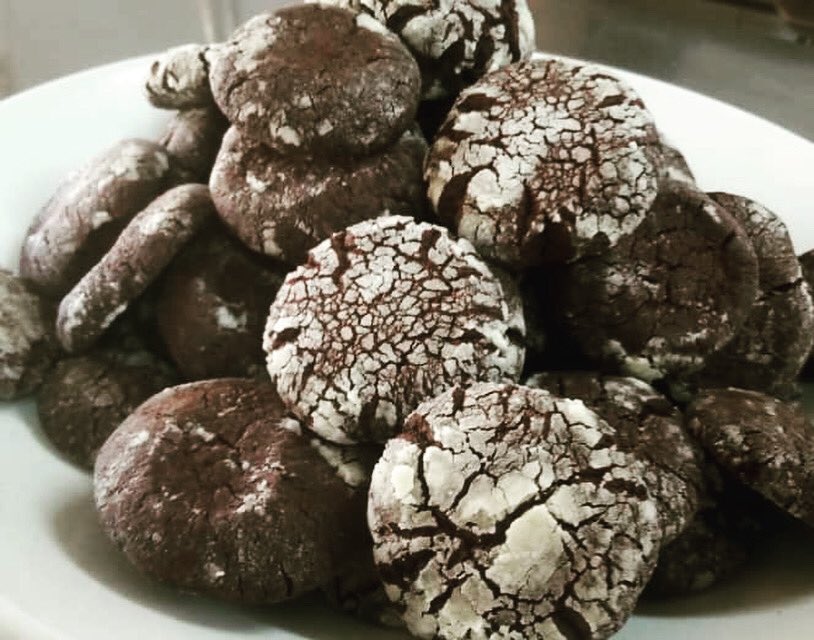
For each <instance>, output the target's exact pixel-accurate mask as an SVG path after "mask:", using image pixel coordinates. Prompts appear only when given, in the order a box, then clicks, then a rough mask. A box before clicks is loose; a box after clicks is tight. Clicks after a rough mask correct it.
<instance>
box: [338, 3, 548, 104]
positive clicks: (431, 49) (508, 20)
mask: <svg viewBox="0 0 814 640" xmlns="http://www.w3.org/2000/svg"><path fill="white" fill-rule="evenodd" d="M322 1H323V2H326V0H322ZM326 3H327V4H333V5H338V6H341V7H347V8H350V9H355V10H357V11H364V12H365V13H368V14H370V15H372V16H373V17H374V18H376V19H377V20H378V21H379V22H381V23H382V24H384V25H386V26H387V28H388V29H390V30H391V31H393V32H394V33H397V34H398V35H399V36H400V37H401V39H402V41H403V42H404V43H405V44H406V45H407V47H408V48H409V49H410V52H411V53H412V54H413V56H415V59H416V60H417V61H418V66H419V67H420V69H421V76H422V84H423V95H424V99H436V98H440V97H443V96H446V95H455V94H456V93H458V92H459V91H460V90H461V89H462V88H464V87H465V86H467V85H470V84H472V83H473V82H475V81H476V80H478V78H480V77H481V76H483V75H484V74H486V73H488V72H490V71H494V70H495V69H498V68H500V67H502V66H504V65H507V64H509V63H511V62H517V61H518V60H521V59H523V58H527V57H528V56H529V55H531V52H532V51H533V50H534V20H533V19H532V16H531V12H530V11H529V8H528V4H527V2H526V0H439V1H437V2H425V1H424V0H327V2H326Z"/></svg>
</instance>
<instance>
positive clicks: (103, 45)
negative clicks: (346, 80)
mask: <svg viewBox="0 0 814 640" xmlns="http://www.w3.org/2000/svg"><path fill="white" fill-rule="evenodd" d="M284 4H287V2H286V0H234V2H232V1H231V0H211V1H206V0H171V1H169V2H168V1H167V0H71V1H70V2H56V1H54V0H0V96H3V95H7V94H9V93H12V92H15V91H19V90H22V89H25V88H26V87H29V86H32V85H34V84H37V83H39V82H43V81H45V80H49V79H51V78H55V77H58V76H60V75H64V74H66V73H70V72H73V71H77V70H80V69H83V68H86V67H89V66H93V65H97V64H102V63H104V62H110V61H113V60H117V59H120V58H123V57H127V56H132V55H137V54H143V53H148V52H151V51H156V50H160V49H163V48H166V47H168V46H171V45H173V44H180V43H183V42H192V41H201V40H204V39H206V37H207V36H214V37H218V34H219V32H222V31H223V30H224V29H227V28H228V27H229V26H230V24H231V23H233V22H235V21H240V20H243V19H245V18H246V17H248V16H250V15H252V14H254V13H257V12H259V11H263V10H265V9H269V8H274V7H277V6H282V5H284ZM529 4H530V6H531V8H532V12H533V14H534V17H535V20H536V23H537V42H538V46H539V48H540V49H542V50H545V51H551V52H557V53H562V54H566V55H571V56H577V57H582V58H587V59H590V60H594V61H598V62H605V63H608V64H612V65H617V66H620V67H625V68H628V69H632V70H634V71H639V72H641V73H644V74H647V75H651V76H654V77H657V78H661V79H663V80H667V81H670V82H674V83H676V84H679V85H682V86H685V87H688V88H691V89H695V90H698V91H701V92H703V93H706V94H709V95H713V96H715V97H718V98H721V99H723V100H726V101H728V102H731V103H734V104H736V105H739V106H741V107H743V108H745V109H748V110H750V111H754V112H756V113H758V114H760V115H762V116H764V117H767V118H769V119H770V120H773V121H775V122H778V123H779V124H782V125H784V126H786V127H788V128H789V129H792V130H794V131H796V132H798V133H800V134H802V135H804V136H806V137H808V138H810V139H814V0H529Z"/></svg>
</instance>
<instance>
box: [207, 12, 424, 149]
mask: <svg viewBox="0 0 814 640" xmlns="http://www.w3.org/2000/svg"><path fill="white" fill-rule="evenodd" d="M209 58H210V60H211V62H212V66H211V69H210V74H209V77H210V80H211V82H212V91H213V93H214V96H215V101H216V102H217V103H218V106H220V108H221V110H222V111H223V112H224V113H225V114H226V116H227V117H228V118H229V120H230V121H231V123H232V124H233V125H236V126H237V127H238V128H239V129H241V131H242V132H243V133H244V134H245V135H247V136H249V137H250V138H253V139H255V140H257V141H258V142H262V143H264V144H266V145H268V146H269V147H271V148H273V149H275V150H276V151H280V152H286V153H287V154H288V155H299V156H310V155H314V156H316V157H324V156H326V155H329V156H331V157H334V158H341V157H344V156H346V155H357V156H358V155H365V154H369V153H372V152H374V151H376V150H379V149H382V148H384V147H386V146H387V145H388V144H390V143H391V142H393V141H394V140H396V138H398V136H399V135H400V134H401V133H402V132H403V131H405V130H406V129H407V127H408V126H409V125H410V123H411V122H412V121H413V119H414V118H415V112H416V107H417V106H418V99H419V93H420V86H421V77H420V74H419V71H418V66H417V65H416V63H415V60H413V57H412V56H411V55H410V52H409V51H407V49H406V48H405V47H404V45H403V44H402V43H401V42H400V41H399V39H398V38H397V37H396V36H395V35H394V34H392V33H390V32H389V31H387V29H385V28H384V27H383V26H382V25H381V24H380V23H378V22H377V21H376V20H374V19H373V18H371V17H370V16H368V15H366V14H359V15H356V14H354V13H353V12H352V11H347V10H345V9H339V8H336V7H329V6H322V5H315V4H312V5H304V6H292V7H287V8H284V9H280V10H279V11H277V12H276V13H273V14H271V13H266V14H260V15H258V16H255V17H254V18H252V19H251V20H249V21H248V22H246V24H244V25H243V26H242V27H240V28H239V29H238V30H237V31H236V32H235V33H234V35H233V36H232V38H231V39H230V40H229V41H228V42H227V43H225V44H224V45H223V46H220V47H218V48H217V49H216V50H214V51H213V52H212V54H211V55H210V56H209Z"/></svg>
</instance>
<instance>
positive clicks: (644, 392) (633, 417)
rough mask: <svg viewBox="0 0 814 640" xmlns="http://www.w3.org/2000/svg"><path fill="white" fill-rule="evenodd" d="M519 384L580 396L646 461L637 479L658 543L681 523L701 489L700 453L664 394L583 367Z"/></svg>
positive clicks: (688, 516)
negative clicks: (655, 522) (648, 499)
mask: <svg viewBox="0 0 814 640" xmlns="http://www.w3.org/2000/svg"><path fill="white" fill-rule="evenodd" d="M525 384H526V385H527V386H530V387H534V388H538V389H545V390H546V391H548V392H549V393H551V394H553V395H555V396H559V397H561V398H574V399H577V400H582V401H583V402H584V403H585V404H586V405H587V406H588V407H589V408H590V409H592V410H593V411H595V412H596V414H597V415H598V416H599V417H600V418H602V419H603V420H604V421H605V422H607V423H608V425H610V426H611V427H612V428H613V429H614V430H615V432H616V443H617V445H618V446H619V448H620V449H621V450H623V451H627V452H629V453H632V454H633V455H635V456H636V457H637V458H639V459H640V460H642V461H643V462H645V463H646V465H647V473H646V474H645V476H644V478H643V479H644V481H645V482H646V483H647V485H648V487H649V488H650V492H651V494H652V495H653V498H654V500H655V501H656V504H657V505H658V507H659V515H660V519H661V523H662V531H663V542H664V543H667V542H669V541H671V540H673V539H675V538H676V536H678V535H679V534H680V533H681V532H682V531H683V530H684V529H685V528H686V527H687V525H688V524H689V523H690V521H691V520H692V519H693V517H694V516H695V512H696V511H697V509H698V503H699V499H700V494H701V493H702V491H703V486H704V480H703V476H702V470H701V464H702V460H703V455H702V453H701V450H700V448H699V447H698V445H697V444H696V443H695V442H694V441H693V440H692V438H691V437H690V436H689V434H688V433H687V432H686V430H685V429H684V417H683V416H682V415H681V412H680V411H679V410H678V409H676V408H675V407H674V406H673V405H672V404H671V403H670V401H669V400H667V398H665V397H664V396H663V395H661V394H660V393H658V392H657V391H656V390H655V389H653V388H652V387H651V386H650V385H648V384H647V383H645V382H642V381H641V380H637V379H636V378H620V377H614V376H601V375H599V374H596V373H592V372H587V371H573V372H557V373H538V374H535V375H533V376H531V377H530V378H529V379H528V380H526V383H525Z"/></svg>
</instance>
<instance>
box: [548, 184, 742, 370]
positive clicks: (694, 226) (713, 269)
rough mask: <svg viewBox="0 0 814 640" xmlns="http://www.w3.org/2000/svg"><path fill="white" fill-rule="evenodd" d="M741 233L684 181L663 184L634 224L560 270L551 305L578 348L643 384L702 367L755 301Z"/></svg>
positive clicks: (728, 217)
mask: <svg viewBox="0 0 814 640" xmlns="http://www.w3.org/2000/svg"><path fill="white" fill-rule="evenodd" d="M757 291H758V264H757V258H756V256H755V252H754V250H753V249H752V245H751V242H750V241H749V237H748V236H747V235H746V234H745V233H744V232H743V231H742V230H741V228H740V226H739V225H738V223H737V222H736V221H735V220H734V219H733V218H732V216H731V215H729V213H727V211H726V210H725V209H723V208H722V207H721V206H720V205H718V204H717V203H716V202H715V201H713V200H712V199H710V198H709V197H707V196H706V195H705V194H704V193H702V192H700V191H698V190H697V189H695V188H694V187H690V186H688V185H685V184H682V183H677V182H665V183H664V184H663V186H662V189H661V190H660V192H659V196H658V198H657V200H656V202H655V203H654V205H653V208H652V210H651V211H650V213H649V214H648V215H647V217H646V218H645V219H644V221H643V222H642V223H641V224H640V225H639V226H638V227H637V229H636V230H635V231H634V232H633V233H632V234H630V235H629V236H627V237H625V238H624V239H622V240H620V242H619V243H618V244H617V246H616V247H614V248H613V249H611V250H609V251H608V252H606V253H604V254H603V255H601V256H598V257H588V258H585V259H583V260H580V261H578V262H576V263H574V264H573V265H570V267H569V268H568V269H567V270H565V271H564V272H563V274H562V277H561V281H560V283H559V289H558V296H557V297H558V299H557V301H556V303H555V310H556V312H557V313H559V314H560V315H561V317H562V318H563V320H564V322H565V324H566V325H567V327H568V329H569V330H570V331H571V333H572V334H573V335H574V337H575V338H576V339H577V341H578V342H579V344H580V346H581V347H582V348H583V349H584V350H585V352H586V353H588V354H589V355H591V356H592V357H594V358H597V359H602V360H604V361H605V362H606V363H608V365H609V366H612V367H614V368H619V369H621V371H623V372H624V373H625V374H626V375H631V376H634V377H637V378H640V379H642V380H645V381H647V382H652V381H655V380H658V379H661V378H668V379H673V378H681V377H683V376H686V375H689V374H691V373H694V372H697V371H698V370H700V369H702V368H703V366H704V364H705V362H706V359H707V357H708V355H709V354H710V353H712V352H714V351H717V350H719V349H721V348H722V347H724V346H725V345H726V344H727V343H728V342H730V341H731V340H732V339H733V338H734V336H735V335H736V334H737V333H738V331H739V330H740V328H741V327H742V326H743V324H744V322H745V321H746V319H747V317H748V316H749V313H750V311H751V309H752V305H753V304H754V302H755V300H756V298H757Z"/></svg>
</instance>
